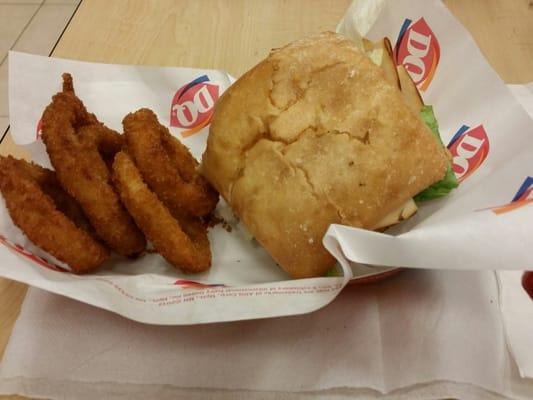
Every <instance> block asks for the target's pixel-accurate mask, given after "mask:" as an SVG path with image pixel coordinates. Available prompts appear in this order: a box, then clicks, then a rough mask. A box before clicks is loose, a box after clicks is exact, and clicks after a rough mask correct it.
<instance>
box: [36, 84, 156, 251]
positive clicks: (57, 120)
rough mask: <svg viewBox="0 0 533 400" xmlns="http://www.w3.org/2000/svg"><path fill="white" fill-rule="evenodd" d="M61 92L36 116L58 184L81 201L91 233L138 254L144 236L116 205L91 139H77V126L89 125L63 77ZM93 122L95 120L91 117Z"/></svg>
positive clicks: (118, 247)
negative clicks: (39, 118) (41, 114)
mask: <svg viewBox="0 0 533 400" xmlns="http://www.w3.org/2000/svg"><path fill="white" fill-rule="evenodd" d="M63 79H64V82H63V86H64V89H65V91H63V92H60V93H58V94H56V95H55V96H54V97H53V98H52V102H51V103H50V104H49V105H48V106H47V107H46V109H45V110H44V113H43V117H42V131H43V135H42V137H43V141H44V143H45V145H46V151H47V153H48V155H49V157H50V161H51V162H52V165H53V166H54V169H55V170H56V174H57V178H58V180H59V181H60V183H61V186H62V187H63V188H64V189H65V190H66V191H67V192H68V193H69V194H70V195H71V196H72V197H74V198H75V199H76V201H77V202H78V203H79V204H80V205H81V207H82V209H83V211H84V213H85V215H86V216H87V218H88V219H89V221H90V222H91V225H92V226H93V227H94V229H95V231H96V233H97V234H98V236H99V237H101V238H102V240H103V241H104V242H105V243H106V244H107V245H108V246H109V247H110V248H111V249H113V250H115V251H116V252H117V253H119V254H121V255H124V256H135V255H138V254H140V253H142V252H143V251H144V249H145V247H146V240H145V238H144V236H143V234H142V232H141V231H140V230H139V229H138V228H137V226H136V225H135V223H134V222H133V220H132V218H131V216H130V215H129V214H128V213H127V212H126V210H125V209H124V207H123V206H122V204H121V202H120V200H119V197H118V195H117V193H116V192H115V191H114V189H113V187H112V185H111V182H110V173H109V170H108V168H107V166H106V164H105V161H104V160H103V159H102V157H101V155H100V153H99V151H98V147H97V145H96V144H95V141H93V140H82V139H81V138H80V135H78V133H77V129H80V128H81V127H82V126H85V125H91V124H93V125H94V124H95V120H96V117H94V115H92V114H89V113H88V112H87V110H86V109H85V106H84V105H83V103H82V102H81V100H80V99H78V98H77V97H76V96H75V94H74V91H73V86H72V78H71V77H70V75H68V74H64V75H63ZM96 121H97V120H96Z"/></svg>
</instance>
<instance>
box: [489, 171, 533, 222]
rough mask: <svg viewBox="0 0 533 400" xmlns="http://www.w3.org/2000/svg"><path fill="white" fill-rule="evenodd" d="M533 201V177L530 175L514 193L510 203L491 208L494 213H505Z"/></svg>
mask: <svg viewBox="0 0 533 400" xmlns="http://www.w3.org/2000/svg"><path fill="white" fill-rule="evenodd" d="M532 202H533V178H532V177H531V176H528V177H527V178H526V179H525V180H524V182H522V184H521V185H520V188H519V189H518V191H517V192H516V194H515V195H514V197H513V199H512V200H511V202H510V203H508V204H505V205H503V206H498V207H492V208H491V210H492V212H493V213H494V214H497V215H498V214H503V213H506V212H509V211H513V210H516V209H517V208H519V207H523V206H525V205H526V204H529V203H532Z"/></svg>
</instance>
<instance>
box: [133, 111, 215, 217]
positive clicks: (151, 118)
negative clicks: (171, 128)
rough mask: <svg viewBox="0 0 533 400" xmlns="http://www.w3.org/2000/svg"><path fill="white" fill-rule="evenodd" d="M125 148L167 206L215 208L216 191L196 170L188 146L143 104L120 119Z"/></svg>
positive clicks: (196, 210)
mask: <svg viewBox="0 0 533 400" xmlns="http://www.w3.org/2000/svg"><path fill="white" fill-rule="evenodd" d="M123 124H124V135H125V137H126V144H127V146H128V152H129V154H130V155H131V156H132V157H133V159H134V161H135V164H136V165H137V167H138V168H139V170H140V171H141V173H142V176H143V178H144V180H145V182H146V183H147V184H148V186H149V187H150V189H151V190H153V191H154V192H155V193H156V194H157V196H158V197H159V198H160V199H161V201H162V202H163V203H164V204H165V205H166V206H167V207H168V208H169V209H175V210H180V211H184V212H187V213H191V214H192V215H195V216H204V215H207V214H209V213H210V212H211V211H213V210H214V208H215V207H216V204H217V202H218V193H217V192H216V191H215V190H214V189H213V187H212V186H211V185H210V184H209V183H208V182H207V181H206V180H205V179H204V178H203V177H202V176H201V175H200V174H199V173H198V172H197V171H196V167H197V166H198V162H197V161H196V160H195V159H194V157H193V156H192V155H191V154H190V152H189V150H188V149H187V148H186V147H185V146H184V145H183V144H182V143H181V142H180V141H179V140H178V139H176V138H175V137H173V136H172V135H171V134H170V132H168V129H167V128H165V127H164V126H162V125H161V124H160V123H159V121H158V120H157V116H156V115H155V114H154V113H153V111H151V110H149V109H146V108H143V109H140V110H138V111H136V112H134V113H131V114H128V115H127V116H126V117H125V118H124V121H123Z"/></svg>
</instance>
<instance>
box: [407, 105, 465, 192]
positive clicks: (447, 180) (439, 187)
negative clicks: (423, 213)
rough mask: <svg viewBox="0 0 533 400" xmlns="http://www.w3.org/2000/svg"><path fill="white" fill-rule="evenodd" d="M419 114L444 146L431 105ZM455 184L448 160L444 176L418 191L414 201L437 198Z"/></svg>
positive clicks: (454, 186) (455, 180)
mask: <svg viewBox="0 0 533 400" xmlns="http://www.w3.org/2000/svg"><path fill="white" fill-rule="evenodd" d="M420 114H421V116H422V119H423V120H424V122H425V123H426V124H427V126H428V127H429V129H431V132H433V134H434V135H435V137H436V138H437V140H438V141H439V143H440V145H441V146H442V147H443V148H444V143H442V139H441V138H440V133H439V124H438V123H437V119H436V118H435V114H433V107H431V106H424V107H423V108H422V111H421V112H420ZM457 186H459V182H457V178H456V176H455V174H454V173H453V171H452V164H451V162H450V163H449V165H448V170H447V171H446V175H445V176H444V178H442V180H440V181H438V182H436V183H434V184H433V185H431V186H429V187H428V188H426V189H424V190H423V191H421V192H420V193H418V194H417V195H416V196H415V197H414V199H415V201H425V200H432V199H437V198H439V197H443V196H446V195H447V194H448V193H450V192H451V191H452V190H453V189H455V188H456V187H457Z"/></svg>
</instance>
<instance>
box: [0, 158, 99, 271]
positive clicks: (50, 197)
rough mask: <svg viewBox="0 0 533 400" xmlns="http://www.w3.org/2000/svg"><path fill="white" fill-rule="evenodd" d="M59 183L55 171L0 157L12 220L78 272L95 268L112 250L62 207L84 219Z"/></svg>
mask: <svg viewBox="0 0 533 400" xmlns="http://www.w3.org/2000/svg"><path fill="white" fill-rule="evenodd" d="M56 183H57V180H56V178H55V174H54V172H53V171H50V170H47V169H45V168H42V167H39V166H37V165H35V164H30V163H27V162H25V161H22V160H16V159H14V158H13V157H11V156H9V157H0V191H1V192H2V195H3V196H4V199H5V201H6V206H7V209H8V211H9V215H10V216H11V219H12V220H13V223H14V224H15V225H16V226H18V227H19V228H20V229H21V230H22V231H23V232H24V233H25V234H26V236H28V238H29V239H30V240H31V241H32V242H33V243H34V244H35V245H36V246H38V247H40V248H41V249H43V250H44V251H46V252H48V253H50V254H51V255H52V256H54V257H55V258H57V259H58V260H60V261H62V262H64V263H66V264H68V265H69V266H70V267H71V268H72V270H73V271H74V272H75V273H85V272H89V271H92V270H94V269H95V268H97V267H99V266H100V265H101V264H102V263H103V262H104V261H105V260H106V259H107V258H108V257H109V251H108V250H107V249H106V248H105V247H104V246H102V245H101V244H100V243H98V242H97V241H96V240H94V239H93V237H91V235H90V234H89V233H88V232H86V231H85V230H83V229H80V227H78V226H76V224H75V223H74V222H73V221H72V220H70V219H69V218H68V217H67V215H65V213H63V212H61V211H60V208H65V207H67V208H68V209H69V210H71V212H72V210H75V211H73V212H74V214H73V215H74V216H75V218H79V219H80V220H81V219H82V214H79V213H80V210H79V207H77V205H76V204H75V202H74V201H73V199H72V198H71V197H70V196H69V195H68V194H67V193H65V192H63V191H62V190H61V188H60V186H59V185H56Z"/></svg>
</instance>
